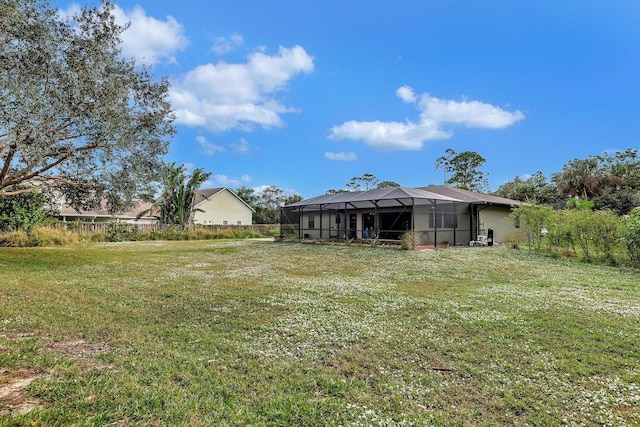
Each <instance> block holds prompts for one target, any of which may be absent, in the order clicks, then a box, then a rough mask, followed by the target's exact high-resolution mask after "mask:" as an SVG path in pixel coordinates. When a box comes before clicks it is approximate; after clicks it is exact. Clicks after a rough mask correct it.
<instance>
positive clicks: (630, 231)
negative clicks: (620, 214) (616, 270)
mask: <svg viewBox="0 0 640 427" xmlns="http://www.w3.org/2000/svg"><path fill="white" fill-rule="evenodd" d="M621 236H622V241H623V242H624V246H625V248H626V249H627V254H628V255H629V260H630V261H631V264H633V265H634V266H637V265H640V207H638V208H635V209H633V210H632V211H631V214H629V215H626V216H625V217H624V219H623V221H622V226H621Z"/></svg>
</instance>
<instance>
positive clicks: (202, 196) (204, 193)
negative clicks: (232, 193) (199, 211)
mask: <svg viewBox="0 0 640 427" xmlns="http://www.w3.org/2000/svg"><path fill="white" fill-rule="evenodd" d="M224 189H225V187H219V188H206V189H204V190H198V191H197V192H196V200H195V203H194V204H193V205H194V206H198V205H199V204H200V203H202V202H204V201H205V200H207V199H208V198H209V197H211V196H213V195H214V194H218V193H219V192H221V191H222V190H224Z"/></svg>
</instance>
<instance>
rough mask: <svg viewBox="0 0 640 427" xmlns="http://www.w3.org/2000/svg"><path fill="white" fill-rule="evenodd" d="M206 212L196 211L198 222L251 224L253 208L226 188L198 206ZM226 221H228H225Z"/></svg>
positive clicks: (195, 216)
mask: <svg viewBox="0 0 640 427" xmlns="http://www.w3.org/2000/svg"><path fill="white" fill-rule="evenodd" d="M197 207H198V208H199V209H202V210H203V211H204V212H198V211H196V212H194V222H195V223H196V224H205V225H209V224H213V225H222V224H227V225H251V224H252V213H253V212H252V210H251V208H249V207H248V206H247V205H246V204H244V203H243V202H242V201H241V200H240V199H238V198H237V197H236V196H235V195H234V194H232V193H231V192H230V191H229V190H227V189H224V190H221V191H220V192H218V193H216V194H214V195H213V196H211V197H210V198H209V199H207V200H205V201H204V202H202V203H200V204H199V205H198V206H197ZM225 221H226V222H225Z"/></svg>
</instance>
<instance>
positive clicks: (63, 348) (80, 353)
mask: <svg viewBox="0 0 640 427" xmlns="http://www.w3.org/2000/svg"><path fill="white" fill-rule="evenodd" d="M45 351H51V352H55V353H58V354H60V355H62V356H66V357H69V358H71V359H73V360H75V361H76V362H77V363H78V366H79V367H80V370H81V371H83V372H86V371H89V370H92V369H105V368H110V367H111V366H110V365H107V364H105V363H102V362H100V361H99V360H97V359H96V356H97V355H99V354H102V353H106V352H107V351H109V346H108V345H107V344H106V343H92V342H87V341H85V340H83V339H69V340H63V341H55V342H52V343H50V344H48V345H47V346H46V347H45Z"/></svg>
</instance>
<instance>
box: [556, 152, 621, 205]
mask: <svg viewBox="0 0 640 427" xmlns="http://www.w3.org/2000/svg"><path fill="white" fill-rule="evenodd" d="M614 180H615V177H613V176H612V175H611V174H609V173H607V172H606V171H605V170H604V169H602V168H600V167H599V162H598V159H595V158H593V157H589V158H586V159H573V160H571V161H570V162H569V163H567V164H566V165H564V166H563V167H562V172H560V173H557V174H556V175H554V177H553V181H554V182H555V183H556V186H557V188H558V193H560V194H565V195H566V194H568V195H570V196H571V197H576V196H577V197H580V198H582V199H584V200H587V199H588V198H589V197H593V196H597V195H599V194H601V193H602V190H603V188H604V186H605V184H608V183H611V182H613V181H614Z"/></svg>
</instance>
